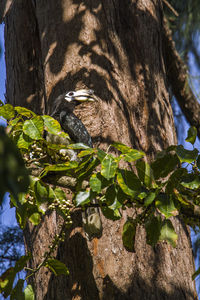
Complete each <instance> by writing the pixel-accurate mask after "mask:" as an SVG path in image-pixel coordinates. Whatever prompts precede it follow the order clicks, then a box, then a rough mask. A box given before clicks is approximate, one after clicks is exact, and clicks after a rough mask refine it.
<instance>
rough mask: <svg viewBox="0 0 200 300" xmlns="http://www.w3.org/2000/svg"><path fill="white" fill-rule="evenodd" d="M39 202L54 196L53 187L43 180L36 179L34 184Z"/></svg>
mask: <svg viewBox="0 0 200 300" xmlns="http://www.w3.org/2000/svg"><path fill="white" fill-rule="evenodd" d="M34 191H35V195H36V201H37V204H39V205H40V204H41V203H44V202H48V200H49V198H51V199H52V198H53V194H52V189H51V188H50V186H49V185H47V184H45V183H43V182H42V181H36V182H35V185H34Z"/></svg>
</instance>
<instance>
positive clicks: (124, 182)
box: [117, 169, 141, 198]
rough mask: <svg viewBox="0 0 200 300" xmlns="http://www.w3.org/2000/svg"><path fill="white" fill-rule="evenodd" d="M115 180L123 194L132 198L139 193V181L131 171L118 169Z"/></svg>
mask: <svg viewBox="0 0 200 300" xmlns="http://www.w3.org/2000/svg"><path fill="white" fill-rule="evenodd" d="M117 181H118V183H119V185H120V187H121V189H122V191H123V192H124V193H125V194H127V195H129V196H131V197H133V198H134V197H135V196H137V195H138V194H139V193H140V190H141V182H140V180H139V179H138V177H137V176H136V175H135V174H134V173H133V172H132V171H128V170H123V169H119V170H118V172H117Z"/></svg>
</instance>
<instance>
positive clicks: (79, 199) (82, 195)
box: [75, 191, 90, 206]
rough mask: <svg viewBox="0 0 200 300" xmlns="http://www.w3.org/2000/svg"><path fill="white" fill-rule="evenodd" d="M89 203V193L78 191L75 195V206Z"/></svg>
mask: <svg viewBox="0 0 200 300" xmlns="http://www.w3.org/2000/svg"><path fill="white" fill-rule="evenodd" d="M87 203H90V191H84V192H83V191H80V192H78V193H77V194H76V197H75V205H76V206H79V205H84V204H87Z"/></svg>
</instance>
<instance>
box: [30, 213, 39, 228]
mask: <svg viewBox="0 0 200 300" xmlns="http://www.w3.org/2000/svg"><path fill="white" fill-rule="evenodd" d="M29 220H30V221H31V223H32V224H33V225H35V226H36V225H38V224H39V223H40V221H41V215H40V214H39V213H37V212H35V213H33V214H32V215H31V216H30V217H29Z"/></svg>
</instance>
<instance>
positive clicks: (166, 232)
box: [159, 220, 178, 248]
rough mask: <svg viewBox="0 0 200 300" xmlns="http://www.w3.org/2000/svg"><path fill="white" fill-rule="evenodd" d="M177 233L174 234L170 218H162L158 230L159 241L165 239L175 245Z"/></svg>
mask: <svg viewBox="0 0 200 300" xmlns="http://www.w3.org/2000/svg"><path fill="white" fill-rule="evenodd" d="M177 239H178V235H177V234H176V232H175V230H174V227H173V225H172V222H171V221H170V220H164V221H163V223H162V227H161V231H160V237H159V240H160V241H167V242H168V243H169V244H171V245H172V247H174V248H175V247H176V243H177Z"/></svg>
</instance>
